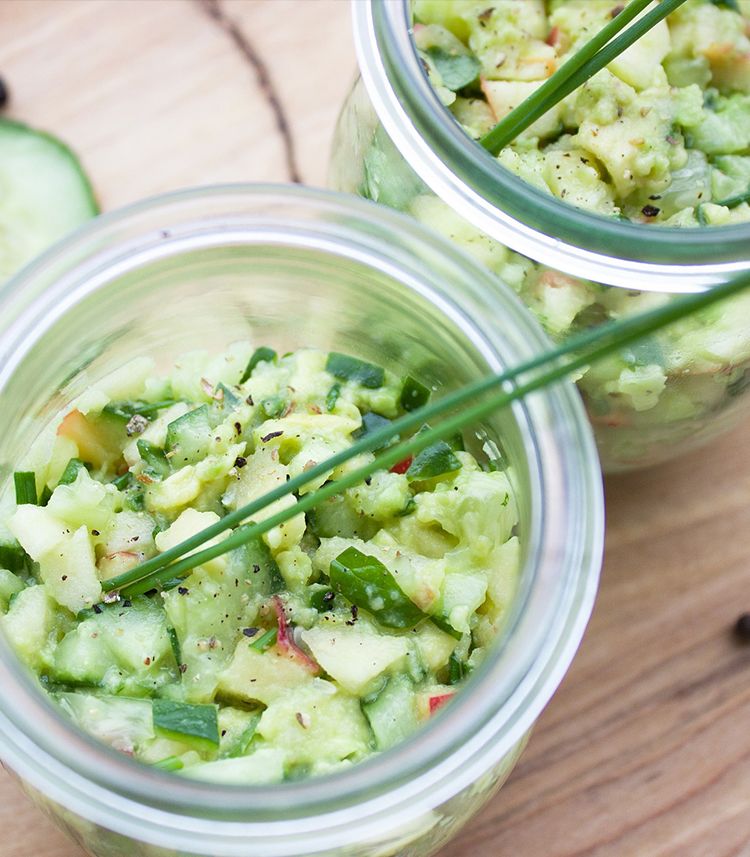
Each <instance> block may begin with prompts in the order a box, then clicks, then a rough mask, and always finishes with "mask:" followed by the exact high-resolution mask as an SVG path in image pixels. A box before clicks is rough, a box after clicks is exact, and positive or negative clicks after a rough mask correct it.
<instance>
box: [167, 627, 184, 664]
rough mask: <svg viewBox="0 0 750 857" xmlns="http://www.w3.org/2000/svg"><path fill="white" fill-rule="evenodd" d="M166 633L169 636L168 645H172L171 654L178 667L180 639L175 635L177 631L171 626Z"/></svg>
mask: <svg viewBox="0 0 750 857" xmlns="http://www.w3.org/2000/svg"><path fill="white" fill-rule="evenodd" d="M167 635H168V637H169V645H170V646H171V647H172V654H173V655H174V659H175V661H176V662H177V666H178V667H179V666H180V665H181V664H182V649H181V647H180V640H179V638H178V637H177V631H175V629H174V628H172V627H168V628H167Z"/></svg>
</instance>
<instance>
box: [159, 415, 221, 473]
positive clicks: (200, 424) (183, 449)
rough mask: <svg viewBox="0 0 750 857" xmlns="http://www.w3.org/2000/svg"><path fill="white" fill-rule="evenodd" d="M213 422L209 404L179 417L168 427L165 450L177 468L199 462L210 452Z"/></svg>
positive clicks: (173, 465)
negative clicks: (209, 416)
mask: <svg viewBox="0 0 750 857" xmlns="http://www.w3.org/2000/svg"><path fill="white" fill-rule="evenodd" d="M210 440H211V424H210V423H209V420H208V405H201V407H200V408H196V409H195V410H193V411H188V412H187V413H186V414H183V416H181V417H178V418H177V419H176V420H174V422H171V423H170V424H169V426H168V427H167V441H166V444H165V450H166V453H167V455H168V456H169V460H170V462H171V464H172V467H173V468H175V470H177V469H179V468H180V467H183V466H184V465H185V464H197V463H198V462H199V461H202V460H203V459H204V458H205V457H206V454H207V453H208V444H209V442H210Z"/></svg>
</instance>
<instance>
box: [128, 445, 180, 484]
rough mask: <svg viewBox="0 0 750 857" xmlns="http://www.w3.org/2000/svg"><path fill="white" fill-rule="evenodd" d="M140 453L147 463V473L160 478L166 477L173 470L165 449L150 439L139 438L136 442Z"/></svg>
mask: <svg viewBox="0 0 750 857" xmlns="http://www.w3.org/2000/svg"><path fill="white" fill-rule="evenodd" d="M136 446H137V447H138V453H139V455H140V456H141V458H142V459H143V463H144V464H145V465H146V473H148V475H149V476H152V477H156V478H158V479H166V477H167V476H169V474H170V473H171V472H172V468H171V466H170V464H169V459H168V458H167V456H166V454H165V453H164V450H163V449H159V447H158V446H155V445H154V444H153V443H151V442H150V441H148V440H139V441H138V443H137V444H136Z"/></svg>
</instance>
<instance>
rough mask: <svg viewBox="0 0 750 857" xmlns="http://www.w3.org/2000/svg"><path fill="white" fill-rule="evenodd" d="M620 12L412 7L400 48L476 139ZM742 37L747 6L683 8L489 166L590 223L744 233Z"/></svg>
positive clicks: (746, 54)
mask: <svg viewBox="0 0 750 857" xmlns="http://www.w3.org/2000/svg"><path fill="white" fill-rule="evenodd" d="M626 5H627V3H622V2H619V3H618V2H613V0H496V2H492V0H485V2H482V0H479V2H477V0H416V3H415V4H414V15H415V21H416V23H415V26H414V39H415V42H416V44H417V46H418V48H419V49H420V55H421V57H422V59H423V61H424V63H425V65H426V66H427V68H428V73H429V76H430V79H431V81H432V82H433V84H434V86H435V88H436V89H437V91H438V93H439V94H440V96H441V98H442V100H443V103H444V104H445V105H446V106H447V107H448V109H449V110H450V111H451V112H452V113H453V115H454V116H455V117H456V119H457V120H458V122H460V123H461V125H462V126H463V127H464V128H465V129H466V131H467V132H468V133H469V134H470V135H471V136H473V137H475V138H477V139H479V138H480V137H482V136H484V134H486V133H487V132H488V131H489V130H490V129H491V128H492V127H493V126H494V125H495V124H496V123H497V122H499V121H500V120H501V119H503V118H504V117H505V116H507V115H508V114H509V113H510V112H511V110H513V108H514V107H517V106H518V105H519V104H520V103H521V102H522V101H524V99H526V98H527V97H528V96H529V95H530V94H531V93H532V92H533V91H534V90H535V89H537V88H538V87H539V86H540V85H541V84H542V83H543V82H544V81H545V80H546V79H547V78H548V77H550V76H551V75H552V74H553V73H554V72H555V71H557V69H558V68H559V67H560V66H561V65H562V64H563V63H564V62H565V61H566V60H567V59H569V58H570V57H571V56H572V55H573V54H574V53H575V52H576V51H577V50H579V49H580V48H581V47H583V46H584V45H585V44H586V42H587V41H588V40H589V39H591V38H592V37H593V36H594V35H596V33H597V32H599V31H600V30H601V29H602V28H603V27H604V26H605V25H606V24H607V23H608V22H609V21H611V20H612V18H613V17H615V16H616V15H617V14H619V12H620V11H622V9H623V8H624V7H625V6H626ZM652 5H656V4H655V3H653V4H652ZM749 36H750V2H748V0H688V2H686V3H685V4H684V5H683V6H681V7H679V8H678V9H677V10H676V11H675V12H673V13H672V14H671V15H670V16H669V17H668V18H666V19H665V20H664V21H661V22H660V23H659V24H657V25H656V26H655V27H653V28H652V29H651V30H649V32H648V33H646V35H645V36H643V37H642V38H641V39H639V40H638V41H637V42H636V43H635V44H634V45H632V47H630V48H629V49H628V50H626V51H625V52H624V53H622V54H621V55H620V56H619V57H617V58H616V59H615V60H614V61H613V62H612V63H610V65H609V66H608V67H607V68H605V69H602V71H600V72H599V73H598V74H596V75H594V77H592V78H591V79H590V80H589V81H587V82H586V83H585V84H584V85H583V86H581V87H580V88H579V89H578V90H576V91H575V92H574V93H572V94H571V95H569V96H568V97H567V98H565V99H564V100H563V101H561V102H560V103H559V104H557V105H556V106H555V107H554V108H553V109H552V110H550V111H549V112H548V113H547V114H546V115H545V116H543V117H542V118H541V119H539V120H537V121H536V122H535V123H534V124H533V125H532V126H531V127H530V128H529V129H527V130H526V131H525V132H523V134H521V135H520V136H519V138H518V139H517V140H516V141H515V142H514V143H513V144H512V145H511V146H508V147H506V148H505V149H503V150H502V151H501V152H500V154H499V156H498V160H499V161H500V163H501V164H502V165H503V166H504V167H506V168H507V169H509V170H510V171H511V172H513V173H515V174H516V175H518V176H520V177H521V178H523V179H524V180H525V181H527V182H529V183H530V184H532V185H533V186H534V187H537V188H539V189H541V190H543V191H545V192H546V193H550V194H552V195H553V196H556V197H557V198H558V199H562V200H565V201H566V202H568V203H570V204H571V205H575V206H577V207H579V208H583V209H586V210H588V211H593V212H596V213H598V214H602V215H604V216H609V217H616V216H623V217H626V218H628V219H630V220H634V221H637V222H641V223H663V224H666V225H668V226H699V225H722V226H723V225H726V224H729V223H740V222H747V221H749V220H750V204H749V200H750V197H748V191H750V37H749Z"/></svg>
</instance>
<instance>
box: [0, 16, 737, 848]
mask: <svg viewBox="0 0 750 857" xmlns="http://www.w3.org/2000/svg"><path fill="white" fill-rule="evenodd" d="M354 68H355V60H354V54H353V49H352V45H351V36H350V24H349V4H348V2H346V0H216V2H214V0H209V2H198V1H197V0H196V2H193V0H2V2H0V74H2V75H3V76H4V78H5V79H6V81H7V82H8V85H9V87H10V89H11V92H12V103H11V105H10V107H9V110H8V112H9V114H10V115H12V116H13V117H15V118H18V119H22V120H25V121H28V122H30V123H32V124H35V125H38V126H41V127H45V128H48V129H50V130H52V131H54V132H55V133H56V134H58V135H60V136H61V137H62V138H63V139H65V140H66V141H67V142H69V143H70V144H71V145H72V146H73V147H74V148H75V150H76V151H77V152H79V153H80V154H81V156H82V158H83V161H84V163H85V165H86V167H87V169H88V170H89V172H90V174H91V176H92V179H93V182H94V185H95V186H96V188H97V190H98V192H99V195H100V199H101V202H102V205H103V207H104V208H107V209H109V208H113V207H115V206H118V205H122V204H125V203H127V202H130V201H133V200H135V199H138V198H140V197H143V196H149V195H152V194H155V193H160V192H162V191H166V190H171V189H175V188H178V187H183V186H187V185H195V184H208V183H213V182H223V181H242V180H248V181H250V180H253V181H259V180H260V181H286V180H289V179H291V178H293V177H294V176H295V175H297V176H299V177H300V178H301V179H302V180H304V181H305V182H308V183H313V184H324V183H325V175H326V166H327V158H328V150H329V146H330V139H331V134H332V129H333V125H334V122H335V118H336V115H337V113H338V110H339V108H340V106H341V103H342V101H343V99H344V96H345V94H346V92H347V90H348V88H349V86H350V84H351V82H352V80H353V75H354ZM274 99H275V104H274ZM284 128H285V129H286V131H287V132H288V133H287V134H286V136H285V133H284V132H283V129H284ZM748 450H750V427H748V426H744V427H742V428H740V429H738V430H736V431H735V432H734V433H732V434H731V435H729V436H727V437H725V438H724V439H722V440H721V441H720V442H717V443H715V444H714V445H713V446H712V447H710V448H709V449H708V450H707V451H703V452H698V453H696V454H694V455H691V456H687V457H684V458H683V459H681V460H679V461H676V462H674V463H672V464H669V465H665V466H662V467H658V468H654V469H653V470H651V471H649V472H647V473H642V474H633V475H628V476H621V477H618V478H615V479H612V480H610V481H609V482H608V483H607V512H608V536H607V552H606V559H605V566H604V572H603V579H602V587H601V592H600V596H599V600H598V603H597V606H596V609H595V611H594V616H593V618H592V621H591V625H590V627H589V630H588V632H587V634H586V638H585V640H584V643H583V646H582V647H581V651H580V653H579V655H578V657H577V659H576V661H575V663H574V665H573V667H572V669H571V671H570V673H569V674H568V676H567V678H566V679H565V681H564V682H563V685H562V687H561V688H560V690H559V692H558V693H557V695H556V696H555V698H554V699H553V701H552V702H551V703H550V705H549V706H548V707H547V710H546V711H545V712H544V714H543V715H542V717H541V718H540V721H539V723H538V725H537V728H536V730H535V733H534V736H533V738H532V740H531V743H530V745H529V748H528V750H527V751H526V752H525V754H524V755H523V756H522V758H521V761H520V763H519V765H518V767H517V768H516V770H515V772H514V773H513V775H512V777H511V779H510V781H509V782H508V784H507V785H506V786H505V787H504V788H503V789H502V790H501V792H500V793H499V794H498V795H497V797H496V798H495V799H494V800H493V801H492V802H491V803H490V804H489V805H488V806H487V807H486V808H485V810H484V811H483V812H482V813H481V814H480V815H479V816H478V817H477V818H476V820H475V821H474V822H472V823H471V824H470V825H469V826H468V828H467V829H466V830H465V831H464V832H463V833H462V834H461V835H460V836H459V837H458V838H457V839H456V840H454V842H453V843H451V844H450V845H448V846H447V847H446V848H445V849H444V850H443V852H441V857H462V855H465V854H474V853H486V854H491V855H493V857H750V647H747V646H746V647H742V646H740V645H738V644H737V643H736V642H735V641H734V639H733V638H732V635H731V633H730V629H731V627H732V625H733V623H734V621H735V619H736V618H737V616H738V615H739V613H741V612H744V611H748V610H750V454H749V452H748ZM0 829H2V831H3V837H2V844H1V845H0V855H1V857H74V855H77V854H78V851H77V849H76V847H75V846H73V845H72V844H70V843H69V842H68V841H67V840H66V839H65V838H64V837H63V836H62V835H61V834H59V833H58V832H57V831H56V830H55V829H54V828H53V827H52V826H51V825H50V824H49V823H48V822H46V821H44V820H43V819H42V818H41V817H40V816H39V815H38V813H37V812H36V810H35V809H33V808H32V807H31V805H30V804H28V803H27V802H26V800H25V798H23V797H22V796H21V794H20V793H19V792H18V791H17V790H16V788H15V786H14V785H13V784H12V782H11V781H10V779H9V778H8V777H7V776H5V775H0Z"/></svg>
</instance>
